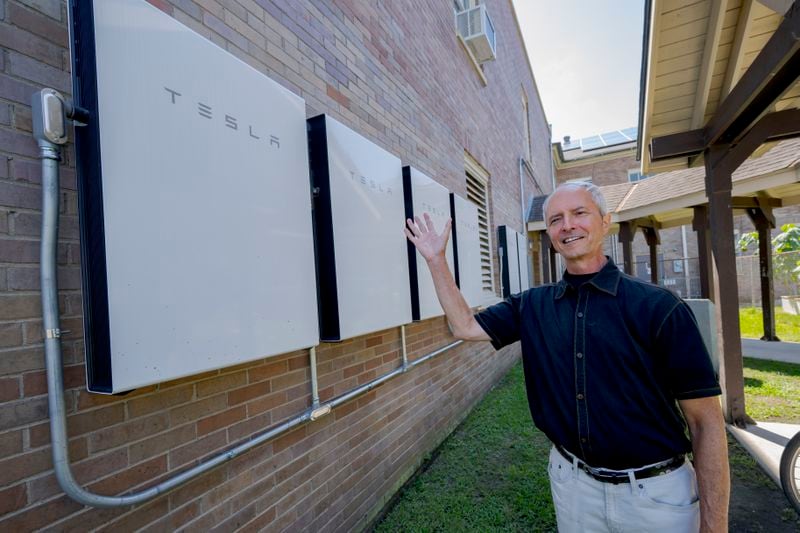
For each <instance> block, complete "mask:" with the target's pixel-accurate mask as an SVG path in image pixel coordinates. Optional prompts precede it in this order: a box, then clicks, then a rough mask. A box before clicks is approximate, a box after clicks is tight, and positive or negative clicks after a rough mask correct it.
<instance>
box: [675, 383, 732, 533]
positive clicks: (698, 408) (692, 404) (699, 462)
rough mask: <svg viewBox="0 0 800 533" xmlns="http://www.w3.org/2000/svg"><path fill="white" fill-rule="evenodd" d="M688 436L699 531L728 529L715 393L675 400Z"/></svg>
mask: <svg viewBox="0 0 800 533" xmlns="http://www.w3.org/2000/svg"><path fill="white" fill-rule="evenodd" d="M678 403H679V404H680V407H681V410H682V411H683V415H684V417H685V418H686V422H687V423H688V425H689V433H690V434H691V437H692V452H693V454H694V467H695V470H696V471H697V485H698V490H699V496H700V531H703V532H712V531H727V530H728V501H729V499H730V490H731V479H730V472H729V470H728V441H727V439H726V437H725V422H724V420H723V417H722V408H721V407H720V404H719V396H711V397H708V398H695V399H691V400H679V401H678Z"/></svg>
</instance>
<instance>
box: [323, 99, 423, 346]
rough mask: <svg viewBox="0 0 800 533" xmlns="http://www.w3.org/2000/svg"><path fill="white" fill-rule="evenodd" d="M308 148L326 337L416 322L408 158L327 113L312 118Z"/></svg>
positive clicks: (344, 336)
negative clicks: (404, 163)
mask: <svg viewBox="0 0 800 533" xmlns="http://www.w3.org/2000/svg"><path fill="white" fill-rule="evenodd" d="M308 150H309V159H310V164H311V179H312V183H313V186H314V194H315V201H314V224H315V228H316V238H317V241H316V242H317V261H318V266H317V268H318V273H319V301H320V334H321V338H322V340H325V341H340V340H343V339H349V338H353V337H358V336H360V335H365V334H367V333H372V332H375V331H379V330H383V329H387V328H391V327H396V326H400V325H403V324H408V323H410V322H411V321H412V318H411V299H410V298H409V291H410V289H409V275H408V253H407V250H406V237H405V235H404V233H403V224H404V221H405V204H404V199H403V175H402V167H401V165H400V159H399V158H398V157H396V156H394V155H392V154H391V153H389V152H387V151H386V150H384V149H383V148H381V147H380V146H378V145H377V144H375V143H373V142H372V141H370V140H368V139H366V138H365V137H363V136H362V135H360V134H358V133H356V132H355V131H353V130H351V129H350V128H348V127H347V126H345V125H344V124H342V123H341V122H339V121H337V120H335V119H333V118H331V117H329V116H327V115H319V116H316V117H313V118H310V119H308Z"/></svg>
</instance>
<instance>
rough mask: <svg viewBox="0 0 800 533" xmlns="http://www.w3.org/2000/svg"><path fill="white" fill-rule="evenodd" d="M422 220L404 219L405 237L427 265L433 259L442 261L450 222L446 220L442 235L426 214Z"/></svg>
mask: <svg viewBox="0 0 800 533" xmlns="http://www.w3.org/2000/svg"><path fill="white" fill-rule="evenodd" d="M423 218H424V219H425V220H424V221H422V220H420V218H419V217H414V219H415V220H411V219H410V218H409V219H406V227H405V232H406V237H408V240H409V241H411V242H412V243H413V244H414V246H416V247H417V251H419V253H420V254H421V255H422V257H424V258H425V261H427V262H428V263H430V262H431V261H433V260H435V259H444V258H445V249H446V248H447V240H448V239H449V238H450V228H451V226H452V220H451V219H449V218H448V219H447V222H446V223H445V225H444V229H443V230H442V233H441V234H438V233H436V228H435V227H434V225H433V221H432V220H431V217H430V216H429V215H428V213H424V214H423Z"/></svg>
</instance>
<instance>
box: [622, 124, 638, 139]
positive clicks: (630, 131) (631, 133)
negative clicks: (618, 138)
mask: <svg viewBox="0 0 800 533" xmlns="http://www.w3.org/2000/svg"><path fill="white" fill-rule="evenodd" d="M622 134H623V135H625V136H626V137H628V138H629V139H630V140H632V141H633V140H636V136H637V135H638V134H639V128H638V127H636V126H634V127H632V128H625V129H624V130H622Z"/></svg>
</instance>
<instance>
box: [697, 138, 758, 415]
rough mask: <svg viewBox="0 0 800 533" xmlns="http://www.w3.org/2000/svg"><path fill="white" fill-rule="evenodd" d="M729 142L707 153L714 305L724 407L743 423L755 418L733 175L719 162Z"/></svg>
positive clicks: (725, 410)
mask: <svg viewBox="0 0 800 533" xmlns="http://www.w3.org/2000/svg"><path fill="white" fill-rule="evenodd" d="M728 148H729V147H728V145H716V146H711V147H709V148H708V149H707V150H706V151H705V154H704V160H705V168H706V192H707V193H708V199H709V225H710V226H711V250H712V255H713V261H712V264H713V269H714V286H715V287H714V293H715V294H716V295H717V301H716V305H715V306H714V308H715V312H716V316H717V324H718V325H719V326H720V327H719V328H718V344H717V346H718V349H719V355H720V358H719V359H720V360H719V370H720V381H721V383H720V384H721V385H722V408H723V411H724V413H725V418H726V420H727V421H728V422H730V423H733V424H736V425H737V426H739V427H743V426H744V425H745V423H747V422H752V420H751V419H750V418H749V417H748V416H747V414H746V413H745V402H744V376H743V370H742V342H741V334H740V331H739V287H738V283H737V280H736V252H735V249H734V242H733V213H732V209H731V188H732V185H731V175H732V174H733V171H732V170H730V169H729V168H728V167H727V166H726V165H721V164H720V163H721V162H722V161H723V160H724V157H725V155H726V154H727V152H728Z"/></svg>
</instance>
